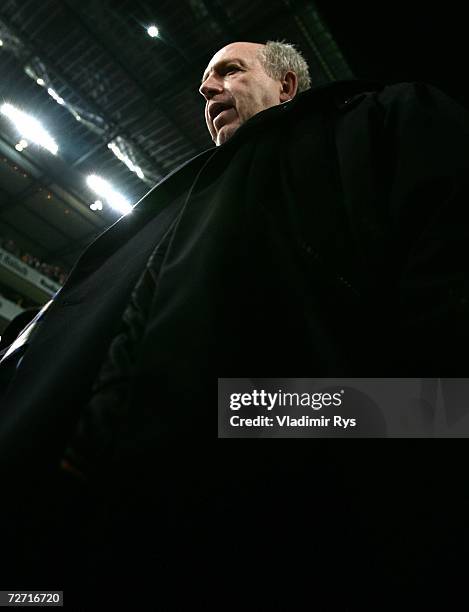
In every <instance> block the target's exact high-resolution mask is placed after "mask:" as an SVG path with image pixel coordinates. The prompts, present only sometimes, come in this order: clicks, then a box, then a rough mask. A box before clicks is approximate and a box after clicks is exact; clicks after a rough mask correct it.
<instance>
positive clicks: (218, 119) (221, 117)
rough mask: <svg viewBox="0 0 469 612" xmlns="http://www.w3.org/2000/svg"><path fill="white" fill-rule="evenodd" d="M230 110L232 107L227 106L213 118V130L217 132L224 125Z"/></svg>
mask: <svg viewBox="0 0 469 612" xmlns="http://www.w3.org/2000/svg"><path fill="white" fill-rule="evenodd" d="M232 108H233V107H232V106H229V107H227V108H224V109H222V110H221V111H220V112H219V113H217V115H216V116H215V119H214V120H213V125H214V127H215V129H217V130H218V129H220V128H221V127H222V126H223V125H224V124H225V122H226V120H227V117H228V115H229V113H230V111H231V109H232Z"/></svg>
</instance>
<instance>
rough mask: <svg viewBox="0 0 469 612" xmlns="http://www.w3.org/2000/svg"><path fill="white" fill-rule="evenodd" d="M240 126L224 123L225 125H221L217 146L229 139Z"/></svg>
mask: <svg viewBox="0 0 469 612" xmlns="http://www.w3.org/2000/svg"><path fill="white" fill-rule="evenodd" d="M238 128H239V125H224V126H223V127H221V128H220V130H219V131H218V134H217V140H216V145H217V147H219V146H220V145H222V144H223V143H224V142H226V141H227V140H229V139H230V138H231V137H232V136H233V134H234V133H235V132H236V130H237V129H238Z"/></svg>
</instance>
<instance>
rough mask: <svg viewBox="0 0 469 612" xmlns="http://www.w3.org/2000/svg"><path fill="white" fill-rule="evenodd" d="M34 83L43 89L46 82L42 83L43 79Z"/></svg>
mask: <svg viewBox="0 0 469 612" xmlns="http://www.w3.org/2000/svg"><path fill="white" fill-rule="evenodd" d="M36 83H37V84H38V85H40V86H41V87H44V85H45V84H46V82H45V81H44V79H41V78H39V79H36Z"/></svg>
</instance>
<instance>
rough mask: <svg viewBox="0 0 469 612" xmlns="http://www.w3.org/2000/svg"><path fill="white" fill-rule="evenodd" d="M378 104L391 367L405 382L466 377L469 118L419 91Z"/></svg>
mask: <svg viewBox="0 0 469 612" xmlns="http://www.w3.org/2000/svg"><path fill="white" fill-rule="evenodd" d="M376 102H377V104H378V105H379V106H380V108H381V112H382V116H383V121H384V131H383V138H384V148H383V150H382V162H383V164H384V166H383V168H384V169H383V171H382V175H381V176H382V179H383V180H384V181H385V182H386V183H387V189H388V193H389V200H388V202H387V204H388V207H389V208H388V211H389V231H388V244H387V249H388V255H389V259H388V264H389V265H388V274H389V278H390V282H391V284H390V289H391V292H390V295H389V302H388V304H387V306H388V307H389V306H390V307H391V308H390V309H389V310H388V320H389V326H388V335H387V338H388V339H389V341H390V342H392V343H393V347H392V360H393V362H394V363H393V364H392V365H393V366H394V367H395V368H396V370H395V371H398V372H399V375H400V376H402V375H408V376H438V377H467V376H468V372H469V360H468V358H467V350H468V347H469V182H468V177H469V117H468V113H467V111H466V110H465V109H464V108H462V107H461V106H460V105H459V104H458V103H456V102H455V101H453V100H452V99H450V98H449V97H448V96H446V95H445V94H444V93H443V92H441V91H439V90H438V89H436V88H434V87H432V86H429V85H425V84H420V83H414V84H400V85H395V86H391V87H387V88H385V89H384V90H383V91H382V92H381V93H380V94H378V95H377V98H376ZM392 374H393V373H392V371H390V372H389V375H392Z"/></svg>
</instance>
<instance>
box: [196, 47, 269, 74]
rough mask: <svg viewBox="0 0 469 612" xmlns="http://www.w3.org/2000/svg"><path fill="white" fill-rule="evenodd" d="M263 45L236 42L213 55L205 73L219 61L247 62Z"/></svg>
mask: <svg viewBox="0 0 469 612" xmlns="http://www.w3.org/2000/svg"><path fill="white" fill-rule="evenodd" d="M263 46H264V45H261V44H259V43H249V42H237V43H231V44H230V45H226V47H223V48H222V49H220V50H219V51H217V52H216V53H215V55H214V56H213V57H212V59H211V60H210V62H209V64H208V66H207V68H206V70H205V72H208V71H209V70H210V69H211V68H212V66H214V65H215V64H218V63H219V62H221V61H226V60H227V59H242V60H245V61H249V60H251V59H253V58H255V56H256V55H257V53H258V52H259V51H260V50H261V49H262V47H263Z"/></svg>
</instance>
